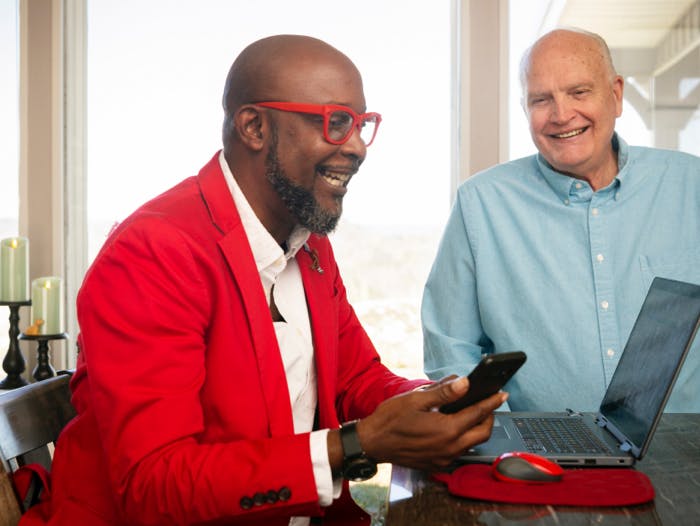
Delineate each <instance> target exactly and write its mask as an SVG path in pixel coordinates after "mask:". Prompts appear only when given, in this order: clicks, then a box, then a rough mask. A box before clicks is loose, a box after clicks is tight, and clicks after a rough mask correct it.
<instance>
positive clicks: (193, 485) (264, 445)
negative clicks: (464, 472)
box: [25, 35, 505, 526]
mask: <svg viewBox="0 0 700 526" xmlns="http://www.w3.org/2000/svg"><path fill="white" fill-rule="evenodd" d="M223 104H224V114H225V120H224V127H223V143H224V148H223V151H222V152H219V153H217V154H216V155H214V157H213V158H212V159H211V161H209V163H208V164H207V165H206V166H204V168H202V170H201V171H200V173H199V174H198V175H197V176H196V177H191V178H189V179H186V180H184V181H183V182H181V183H180V184H179V185H177V186H176V187H174V188H172V189H171V190H168V191H167V192H165V193H164V194H162V195H161V196H159V197H157V198H155V199H154V200H152V201H151V202H149V203H147V204H145V205H144V206H143V207H141V208H140V209H139V210H137V211H136V212H135V213H134V214H133V215H132V216H130V217H129V218H128V219H127V220H125V221H124V222H123V223H122V224H121V225H120V226H119V227H118V229H117V230H116V231H115V232H114V233H113V234H112V235H111V236H110V238H109V239H108V240H107V242H106V243H105V245H104V247H103V248H102V250H101V252H100V254H99V255H98V257H97V259H96V260H95V263H94V264H93V265H92V267H91V268H90V270H89V271H88V273H87V275H86V277H85V281H84V283H83V286H82V289H81V291H80V295H79V298H78V317H79V320H80V327H81V335H80V338H79V345H80V356H79V361H78V367H77V371H76V373H75V376H74V378H73V380H72V388H73V393H74V394H73V401H74V404H75V406H76V409H77V410H78V416H77V417H76V418H75V420H74V421H72V422H71V423H70V424H69V425H68V427H67V428H66V429H65V431H64V433H63V434H62V435H61V437H60V439H59V441H58V446H57V450H56V455H55V458H54V464H53V468H54V470H53V477H54V490H53V495H52V500H51V503H50V504H49V506H50V508H51V512H52V516H51V518H50V520H49V524H52V525H71V526H73V525H83V524H84V525H90V526H104V525H111V526H124V525H127V524H128V525H129V526H138V525H154V526H164V525H169V524H178V525H185V524H212V525H213V524H226V525H229V524H246V525H250V524H266V525H285V526H286V525H288V524H290V521H291V524H295V525H296V524H308V523H309V521H310V519H309V517H320V516H324V515H325V517H324V520H323V522H324V524H326V523H333V522H334V519H338V520H340V521H341V522H344V523H355V524H356V523H360V524H361V523H363V522H364V521H366V518H367V517H366V515H363V514H362V513H360V512H359V511H358V509H357V508H355V509H354V510H353V509H351V506H350V504H351V502H348V501H350V499H349V497H348V493H347V491H344V492H342V496H340V495H341V481H342V480H343V479H355V480H357V479H363V478H367V477H369V476H371V475H372V474H373V473H374V472H376V463H377V462H396V463H399V464H403V465H406V466H413V467H418V468H424V469H436V468H440V467H444V466H446V465H447V464H448V463H449V462H450V461H451V460H453V459H454V458H455V456H457V455H459V454H460V453H461V452H463V451H465V450H466V449H467V448H469V447H471V446H472V445H474V444H475V443H477V442H480V441H483V440H485V439H486V438H488V436H489V434H490V431H491V426H492V423H493V416H492V414H491V413H492V411H493V410H494V409H495V408H496V407H497V406H498V405H499V404H500V403H502V401H503V400H504V399H505V395H494V396H493V397H491V398H489V399H488V400H486V401H484V402H482V403H479V404H477V405H475V406H472V407H469V408H466V409H465V410H463V411H461V412H460V413H457V414H454V415H444V414H442V413H440V412H436V411H433V409H434V408H435V407H436V406H439V405H441V404H443V403H445V402H447V401H451V400H454V399H456V398H458V397H459V396H461V395H463V394H464V393H465V392H466V390H467V382H466V380H465V379H454V378H452V379H450V380H447V381H443V382H439V383H437V384H435V385H432V386H429V387H427V388H425V389H422V390H417V389H416V388H417V387H420V386H421V385H423V384H425V383H426V382H425V381H424V380H422V381H408V380H405V379H403V378H400V377H397V376H395V375H393V374H392V373H391V372H390V371H389V370H388V369H387V368H386V367H385V366H384V365H383V364H382V363H381V362H380V359H379V357H378V355H377V353H376V351H375V349H374V347H373V346H372V344H371V342H370V341H369V339H368V337H367V334H366V333H365V331H364V330H363V329H362V327H361V326H360V323H359V321H358V320H357V318H356V316H355V314H354V312H353V310H352V308H351V306H350V305H349V304H348V301H347V299H346V295H345V288H344V286H343V282H342V280H341V278H340V275H339V273H338V268H337V265H336V263H335V260H334V258H333V253H332V250H331V247H330V244H329V242H328V239H327V238H326V237H325V234H326V233H327V232H329V231H331V230H332V229H333V228H334V226H335V224H336V222H337V220H338V218H339V216H340V213H341V207H342V200H343V196H344V195H345V193H346V191H347V186H348V183H349V182H350V180H351V178H352V177H353V176H354V175H355V173H356V172H357V170H358V168H359V167H360V164H361V163H362V161H363V160H364V158H365V155H366V153H367V147H368V146H369V145H370V143H371V142H372V140H373V138H374V134H375V133H376V130H377V126H378V125H379V122H380V120H381V119H380V117H379V115H378V114H376V113H366V109H365V98H364V93H363V88H362V79H361V77H360V74H359V72H358V71H357V69H356V68H355V66H354V65H353V63H352V62H351V61H350V60H349V59H348V58H347V57H346V56H345V55H343V54H342V53H340V52H339V51H338V50H336V49H334V48H332V47H331V46H329V45H328V44H326V43H324V42H321V41H319V40H316V39H313V38H309V37H303V36H290V35H286V36H285V35H282V36H274V37H270V38H266V39H263V40H260V41H257V42H255V43H253V44H251V45H250V46H249V47H248V48H246V49H245V50H244V51H243V52H242V53H241V54H240V55H239V57H238V58H237V59H236V61H235V62H234V64H233V66H232V67H231V70H230V73H229V75H228V78H227V81H226V88H225V93H224V99H223ZM154 155H167V152H154ZM145 176H147V174H145ZM357 419H361V420H359V421H358V420H357ZM341 423H343V425H342V426H341V425H340V424H341ZM346 489H347V488H346ZM339 497H340V498H339ZM34 515H36V514H34ZM25 520H29V519H28V518H25Z"/></svg>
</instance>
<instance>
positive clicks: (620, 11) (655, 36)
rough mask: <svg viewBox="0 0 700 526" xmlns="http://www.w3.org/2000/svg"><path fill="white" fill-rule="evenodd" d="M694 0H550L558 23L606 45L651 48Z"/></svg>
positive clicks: (611, 46)
mask: <svg viewBox="0 0 700 526" xmlns="http://www.w3.org/2000/svg"><path fill="white" fill-rule="evenodd" d="M696 1H697V0H566V1H565V2H561V1H559V2H558V1H555V0H553V1H552V2H551V3H550V9H556V10H561V15H560V17H559V21H558V25H560V26H576V27H581V28H584V29H587V30H588V31H593V32H594V33H598V34H599V35H600V36H602V37H603V38H604V39H605V40H606V41H607V43H608V46H610V48H628V49H629V48H655V47H656V46H657V45H658V44H659V42H660V41H661V39H662V38H663V37H664V35H666V34H667V32H668V30H669V29H670V28H671V27H672V26H673V25H674V23H675V22H676V21H677V20H678V19H679V18H680V17H681V15H683V13H685V11H686V10H687V9H688V8H689V7H690V5H691V4H693V3H695V2H696Z"/></svg>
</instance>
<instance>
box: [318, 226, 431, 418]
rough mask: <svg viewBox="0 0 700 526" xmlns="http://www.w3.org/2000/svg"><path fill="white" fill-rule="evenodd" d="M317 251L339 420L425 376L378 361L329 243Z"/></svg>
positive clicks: (366, 410) (365, 410) (359, 413)
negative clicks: (328, 305) (332, 334)
mask: <svg viewBox="0 0 700 526" xmlns="http://www.w3.org/2000/svg"><path fill="white" fill-rule="evenodd" d="M315 246H316V247H317V248H318V254H319V257H320V260H321V264H322V266H323V268H324V272H326V273H327V274H328V278H327V279H328V280H329V286H330V289H331V295H332V301H333V309H334V312H336V313H337V320H335V322H336V323H337V343H336V344H337V360H338V361H337V370H336V374H337V382H336V389H335V399H336V412H337V416H338V419H339V420H340V421H341V422H342V421H347V420H352V419H355V418H362V417H364V416H366V415H368V414H371V413H372V412H373V411H374V410H375V409H376V407H377V405H379V403H381V402H382V401H383V400H385V399H387V398H390V397H392V396H394V395H397V394H399V393H402V392H406V391H409V390H411V389H414V388H416V387H418V386H420V385H423V384H426V383H428V380H425V379H418V380H407V379H405V378H403V377H400V376H397V375H395V374H394V373H392V372H391V371H390V370H389V369H388V368H387V367H386V366H385V365H384V364H383V363H382V362H381V359H380V357H379V354H378V353H377V351H376V349H375V347H374V345H373V344H372V342H371V341H370V339H369V336H368V335H367V333H366V332H365V330H364V328H363V327H362V325H361V323H360V321H359V319H358V318H357V315H356V314H355V311H354V309H353V308H352V306H351V305H350V303H349V302H348V299H347V294H346V290H345V285H344V284H343V280H342V278H341V276H340V272H339V271H338V265H337V264H336V261H335V258H334V256H333V252H332V249H331V246H330V244H329V243H328V241H327V240H325V239H324V240H322V241H321V242H320V243H319V244H318V245H315Z"/></svg>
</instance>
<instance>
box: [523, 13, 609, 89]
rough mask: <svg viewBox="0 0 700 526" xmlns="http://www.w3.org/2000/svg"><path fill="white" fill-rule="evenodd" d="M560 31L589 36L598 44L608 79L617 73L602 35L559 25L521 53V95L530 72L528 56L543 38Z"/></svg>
mask: <svg viewBox="0 0 700 526" xmlns="http://www.w3.org/2000/svg"><path fill="white" fill-rule="evenodd" d="M560 31H568V32H570V33H578V34H580V35H585V36H587V37H590V38H591V39H592V40H593V41H594V42H596V44H597V45H598V48H599V50H600V54H601V56H602V57H603V64H604V65H605V68H606V69H607V70H608V75H609V78H610V80H611V81H612V80H613V79H614V78H615V76H616V75H617V72H616V71H615V66H614V64H613V60H612V56H611V54H610V48H609V47H608V44H607V42H605V39H603V37H601V36H600V35H599V34H597V33H593V32H592V31H586V30H585V29H581V28H578V27H560V28H557V29H553V30H552V31H550V32H548V33H545V34H544V35H542V36H541V37H540V38H538V39H537V40H536V41H535V42H534V43H533V44H532V45H531V46H530V47H529V48H527V49H526V50H525V53H523V56H522V58H521V59H520V89H521V91H522V93H523V96H524V95H525V90H526V86H527V75H528V73H529V72H530V65H531V64H530V57H531V55H532V51H533V50H534V49H535V47H537V45H538V44H539V43H540V42H541V41H542V40H543V39H544V38H546V37H547V36H549V35H551V34H552V33H556V32H560Z"/></svg>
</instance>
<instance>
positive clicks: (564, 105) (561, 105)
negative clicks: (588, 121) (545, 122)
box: [551, 97, 575, 123]
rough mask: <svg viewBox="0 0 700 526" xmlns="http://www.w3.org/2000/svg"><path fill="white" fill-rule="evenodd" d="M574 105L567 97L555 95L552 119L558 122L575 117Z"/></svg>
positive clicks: (564, 121) (567, 120)
mask: <svg viewBox="0 0 700 526" xmlns="http://www.w3.org/2000/svg"><path fill="white" fill-rule="evenodd" d="M574 115H575V111H574V108H573V105H572V104H571V103H570V101H569V100H567V98H566V97H555V98H554V101H553V102H552V113H551V120H552V121H553V122H556V123H566V122H569V121H570V120H571V119H573V118H574Z"/></svg>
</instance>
